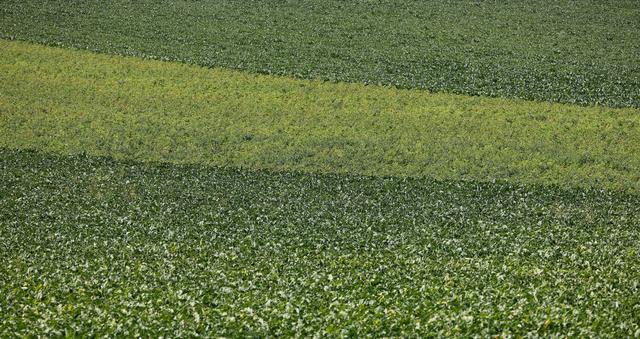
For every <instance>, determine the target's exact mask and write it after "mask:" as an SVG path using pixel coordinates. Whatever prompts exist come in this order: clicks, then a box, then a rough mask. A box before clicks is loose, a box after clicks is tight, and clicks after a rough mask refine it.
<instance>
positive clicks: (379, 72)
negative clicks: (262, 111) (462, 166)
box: [0, 0, 640, 107]
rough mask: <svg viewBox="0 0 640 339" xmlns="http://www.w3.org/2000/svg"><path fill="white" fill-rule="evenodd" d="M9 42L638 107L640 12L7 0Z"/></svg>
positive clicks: (426, 4)
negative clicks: (15, 40) (36, 43)
mask: <svg viewBox="0 0 640 339" xmlns="http://www.w3.org/2000/svg"><path fill="white" fill-rule="evenodd" d="M0 37H2V38H5V39H8V38H10V39H14V38H15V39H20V40H28V41H33V42H41V43H47V44H55V45H61V46H73V47H79V48H87V49H91V50H93V51H99V52H104V53H112V54H125V55H136V56H145V57H149V58H157V59H166V60H179V61H183V62H188V63H195V64H199V65H204V66H215V67H224V68H235V69H241V70H246V71H250V72H259V73H267V74H281V75H289V76H295V77H302V78H314V79H324V80H332V81H347V82H368V83H382V84H386V85H394V86H399V87H403V88H421V89H428V90H432V91H444V92H455V93H463V94H472V95H484V96H501V97H511V98H523V99H529V100H542V101H557V102H567V103H578V104H588V105H592V104H602V105H608V106H616V107H626V106H632V107H638V106H640V80H639V79H640V57H639V54H638V53H639V51H640V2H638V1H637V0H608V1H593V0H586V1H569V0H562V1H553V2H549V1H545V0H535V1H421V0H418V1H413V0H411V1H388V0H373V1H342V0H324V1H315V0H305V1H280V0H259V1H217V0H205V1H184V0H180V1H170V2H168V1H154V0H143V1H130V0H117V1H96V0H91V1H62V0H56V1H37V0H4V1H3V2H2V6H1V8H0Z"/></svg>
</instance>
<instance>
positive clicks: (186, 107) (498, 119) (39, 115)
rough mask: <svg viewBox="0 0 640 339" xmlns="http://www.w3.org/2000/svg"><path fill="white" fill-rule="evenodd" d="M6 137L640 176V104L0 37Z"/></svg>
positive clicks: (299, 162) (137, 152) (21, 141)
mask: <svg viewBox="0 0 640 339" xmlns="http://www.w3.org/2000/svg"><path fill="white" fill-rule="evenodd" d="M0 50H2V53H0V131H1V133H0V147H8V148H20V149H25V148H30V149H31V148H32V149H40V150H45V151H54V152H61V153H79V152H86V153H88V154H92V155H109V156H113V157H115V158H119V159H125V158H128V159H136V160H143V161H169V162H175V163H203V164H211V165H225V166H226V165H230V166H240V167H249V168H269V169H278V170H302V171H312V172H340V173H342V172H350V173H358V174H366V175H394V176H428V177H434V178H440V179H448V178H462V179H474V180H492V179H501V180H510V181H515V182H523V183H551V184H560V185H589V186H597V187H609V188H622V189H632V190H637V189H638V188H640V152H639V151H638V145H640V109H635V108H623V109H613V108H607V107H580V106H575V105H566V104H555V103H544V102H530V101H519V100H509V99H499V98H486V97H474V96H463V95H452V94H433V93H428V92H425V91H418V90H400V89H396V88H389V87H380V86H366V85H363V84H344V83H327V82H321V81H313V80H297V79H289V78H283V77H274V76H266V75H252V74H246V73H242V72H237V71H231V70H223V69H206V68H201V67H196V66H191V65H184V64H178V63H169V62H161V61H153V60H143V59H137V58H131V57H121V56H106V55H97V54H93V53H90V52H85V51H78V50H68V49H60V48H53V47H45V46H39V45H34V44H28V43H22V42H13V41H3V40H0Z"/></svg>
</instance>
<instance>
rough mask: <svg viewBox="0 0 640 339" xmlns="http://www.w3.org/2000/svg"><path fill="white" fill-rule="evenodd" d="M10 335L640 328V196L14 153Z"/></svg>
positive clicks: (2, 238) (2, 199) (7, 190)
mask: <svg viewBox="0 0 640 339" xmlns="http://www.w3.org/2000/svg"><path fill="white" fill-rule="evenodd" d="M0 183H1V184H0V262H2V265H0V336H2V337H4V336H13V335H16V334H18V335H30V334H35V333H37V334H39V335H45V336H50V335H61V334H72V333H76V334H82V335H86V336H90V335H95V334H112V335H120V336H130V335H134V334H142V333H144V335H145V336H146V335H149V336H152V337H155V336H159V335H166V336H170V337H172V336H189V335H192V334H196V333H201V334H202V333H207V334H209V335H224V336H237V335H260V336H262V335H265V334H272V335H292V334H294V333H295V334H300V335H303V336H309V335H312V334H319V335H322V336H324V335H345V334H349V335H355V334H357V335H358V336H363V335H366V334H376V335H377V336H385V335H407V334H416V335H421V336H422V335H436V334H438V335H447V336H450V335H469V334H475V335H481V336H489V335H491V336H493V335H497V334H517V335H526V334H533V335H536V334H538V335H545V336H546V335H553V334H560V335H562V336H569V337H574V336H580V335H583V336H586V337H599V336H604V337H617V338H619V337H628V336H633V335H634V334H635V335H636V336H637V335H639V334H640V327H639V326H640V323H639V319H640V286H639V283H640V253H639V250H640V226H639V225H640V196H638V195H631V194H627V193H621V192H615V191H601V190H583V189H572V190H567V189H561V188H558V187H553V186H537V185H528V186H519V185H511V184H507V183H501V182H497V183H494V184H490V183H478V182H470V181H467V182H460V181H433V180H429V179H399V178H374V177H361V176H340V175H314V174H297V173H275V172H268V171H242V170H237V169H224V168H207V167H198V166H187V165H168V164H162V165H153V164H141V163H135V162H116V161H113V160H109V159H105V158H94V157H87V156H73V157H64V156H55V155H47V154H44V153H37V152H29V151H10V150H6V149H0Z"/></svg>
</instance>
